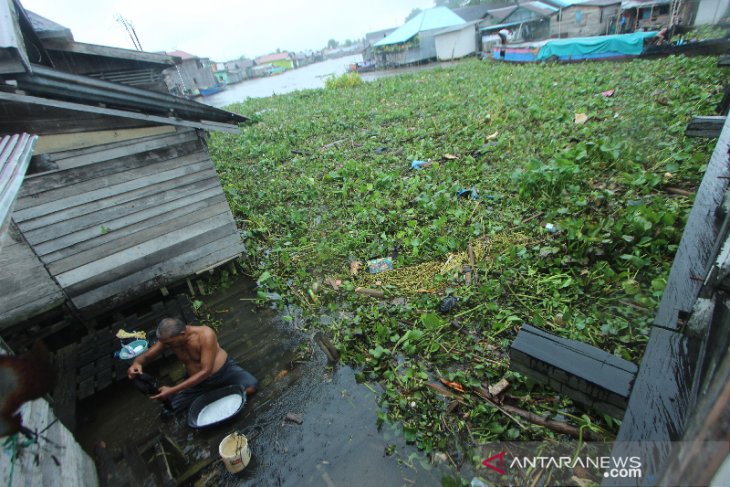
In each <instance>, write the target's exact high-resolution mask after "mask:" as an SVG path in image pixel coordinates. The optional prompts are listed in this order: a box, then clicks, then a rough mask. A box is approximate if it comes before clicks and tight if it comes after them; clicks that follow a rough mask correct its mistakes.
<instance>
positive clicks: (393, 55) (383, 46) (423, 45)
mask: <svg viewBox="0 0 730 487" xmlns="http://www.w3.org/2000/svg"><path fill="white" fill-rule="evenodd" d="M464 24H466V21H465V20H464V19H462V18H461V17H459V16H458V15H456V14H455V13H454V12H453V11H451V10H449V9H448V8H446V7H435V8H431V9H428V10H424V11H422V12H420V13H419V14H418V15H416V16H415V17H413V18H412V19H411V20H409V21H408V22H406V23H405V24H403V25H402V26H401V27H399V28H397V29H396V30H394V31H393V32H391V33H390V34H389V35H388V36H386V37H385V38H383V39H381V40H379V41H378V42H376V43H375V44H374V46H373V47H374V49H375V57H376V62H377V63H378V64H379V65H380V66H401V65H404V64H411V63H417V62H420V61H426V60H429V59H435V58H436V41H435V38H434V36H435V35H436V34H437V33H438V32H439V31H441V30H443V29H445V28H447V27H455V26H463V25H464Z"/></svg>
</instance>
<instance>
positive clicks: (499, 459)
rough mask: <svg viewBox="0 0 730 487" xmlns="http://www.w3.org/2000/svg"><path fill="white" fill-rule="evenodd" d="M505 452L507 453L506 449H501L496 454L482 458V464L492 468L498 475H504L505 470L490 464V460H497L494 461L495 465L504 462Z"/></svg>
mask: <svg viewBox="0 0 730 487" xmlns="http://www.w3.org/2000/svg"><path fill="white" fill-rule="evenodd" d="M506 453H507V452H506V451H501V452H499V453H497V454H496V455H492V456H491V457H489V458H487V459H486V460H484V461H483V462H482V465H484V466H485V467H487V468H491V469H492V470H494V471H495V472H497V473H498V474H499V475H504V474H506V473H507V471H505V470H502V469H501V468H499V467H497V466H496V465H492V463H491V462H492V461H493V460H497V462H496V463H497V465H500V466H501V465H502V464H503V463H504V456H505V454H506Z"/></svg>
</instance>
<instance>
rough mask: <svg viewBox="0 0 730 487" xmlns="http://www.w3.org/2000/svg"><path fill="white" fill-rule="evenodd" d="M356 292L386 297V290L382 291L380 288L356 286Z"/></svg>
mask: <svg viewBox="0 0 730 487" xmlns="http://www.w3.org/2000/svg"><path fill="white" fill-rule="evenodd" d="M355 292H356V293H358V294H364V295H366V296H371V297H373V298H384V297H385V292H384V291H380V290H379V289H370V288H367V287H357V288H355Z"/></svg>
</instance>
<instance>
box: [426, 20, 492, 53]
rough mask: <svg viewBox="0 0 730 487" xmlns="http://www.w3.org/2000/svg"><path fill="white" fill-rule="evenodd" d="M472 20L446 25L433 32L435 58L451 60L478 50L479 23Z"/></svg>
mask: <svg viewBox="0 0 730 487" xmlns="http://www.w3.org/2000/svg"><path fill="white" fill-rule="evenodd" d="M480 22H481V20H473V21H471V22H467V23H466V24H463V25H456V26H454V27H446V28H445V29H441V30H439V31H438V32H436V33H435V34H434V40H435V42H436V58H437V59H438V60H439V61H451V60H454V59H460V58H463V57H465V56H469V55H471V54H474V53H475V52H477V51H478V50H479V45H480V38H481V35H480V33H479V23H480Z"/></svg>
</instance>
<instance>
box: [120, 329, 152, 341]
mask: <svg viewBox="0 0 730 487" xmlns="http://www.w3.org/2000/svg"><path fill="white" fill-rule="evenodd" d="M117 338H119V339H122V340H125V339H127V338H136V339H138V340H146V339H147V333H145V332H143V331H127V330H123V329H121V328H120V329H119V331H117Z"/></svg>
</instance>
